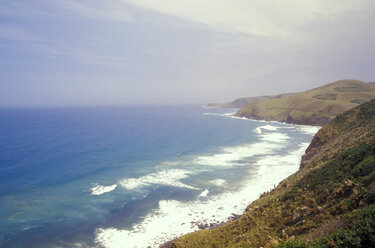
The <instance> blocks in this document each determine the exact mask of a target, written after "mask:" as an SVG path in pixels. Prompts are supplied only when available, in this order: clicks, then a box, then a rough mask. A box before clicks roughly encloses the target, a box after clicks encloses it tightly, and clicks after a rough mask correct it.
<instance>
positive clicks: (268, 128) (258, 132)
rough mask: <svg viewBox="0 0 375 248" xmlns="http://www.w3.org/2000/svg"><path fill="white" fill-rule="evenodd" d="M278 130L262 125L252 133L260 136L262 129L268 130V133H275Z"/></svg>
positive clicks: (274, 127)
mask: <svg viewBox="0 0 375 248" xmlns="http://www.w3.org/2000/svg"><path fill="white" fill-rule="evenodd" d="M278 128H279V127H276V126H272V125H264V126H260V127H257V128H255V129H254V132H256V133H257V134H262V129H264V130H268V131H276V130H277V129H278Z"/></svg>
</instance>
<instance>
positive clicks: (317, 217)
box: [171, 100, 375, 248]
mask: <svg viewBox="0 0 375 248" xmlns="http://www.w3.org/2000/svg"><path fill="white" fill-rule="evenodd" d="M374 149H375V100H373V101H371V102H368V103H365V104H363V105H360V106H359V107H357V108H354V109H351V110H349V111H347V112H345V113H342V114H340V115H338V116H337V117H336V118H335V119H334V120H333V121H331V122H330V123H329V124H328V125H326V126H325V127H323V128H322V129H321V130H320V131H319V132H318V133H317V134H316V135H315V137H314V138H313V140H312V142H311V144H310V146H309V148H308V149H307V150H306V153H305V155H304V157H303V160H302V163H301V168H300V170H299V171H298V172H297V173H295V174H293V175H292V176H290V177H288V178H287V179H285V180H284V181H282V182H281V183H280V184H279V185H278V186H277V187H276V188H275V189H273V190H271V191H270V192H265V193H264V194H263V195H262V196H261V197H260V198H259V199H258V200H256V201H254V202H253V203H252V204H250V205H249V206H248V207H247V209H246V211H245V212H244V214H243V215H242V217H241V218H239V219H238V220H235V221H231V222H229V223H227V224H225V225H223V226H220V227H218V228H215V229H211V230H202V231H198V232H194V233H191V234H187V235H184V236H182V237H180V238H179V239H178V240H176V241H174V242H172V245H171V247H174V248H178V247H189V248H194V247H210V248H212V247H217V248H218V247H247V248H249V247H264V248H266V247H279V248H285V247H309V248H310V247H375V236H374V233H375V231H374V230H375V221H374V219H375V218H374V216H375V205H374V204H375V150H374Z"/></svg>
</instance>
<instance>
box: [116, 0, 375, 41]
mask: <svg viewBox="0 0 375 248" xmlns="http://www.w3.org/2000/svg"><path fill="white" fill-rule="evenodd" d="M123 1H124V2H127V3H129V4H132V5H134V6H138V7H141V8H145V9H148V10H151V11H156V12H159V13H163V14H167V15H172V16H175V17H179V18H183V19H186V20H189V21H192V22H197V23H200V24H204V25H206V26H208V27H210V28H212V29H214V30H216V31H218V32H229V33H242V34H247V35H256V36H266V37H275V36H281V37H288V36H291V35H293V34H294V32H296V29H297V28H298V27H300V26H303V25H304V24H305V23H307V22H311V21H313V20H316V19H319V18H334V17H335V16H336V15H339V14H341V13H345V12H348V11H358V10H361V9H365V8H368V7H369V6H370V5H371V6H374V3H373V2H374V1H371V0H345V1H341V0H340V1H339V0H335V1H323V0H316V1H311V0H284V1H278V0H273V1H271V0H268V1H267V0H255V1H248V0H232V1H228V0H206V1H200V0H180V1H176V0H123Z"/></svg>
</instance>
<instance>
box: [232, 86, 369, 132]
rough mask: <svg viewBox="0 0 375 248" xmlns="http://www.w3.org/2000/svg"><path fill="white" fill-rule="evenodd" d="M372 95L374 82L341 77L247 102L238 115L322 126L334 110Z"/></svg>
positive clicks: (366, 99) (353, 104)
mask: <svg viewBox="0 0 375 248" xmlns="http://www.w3.org/2000/svg"><path fill="white" fill-rule="evenodd" d="M373 98H375V84H373V83H365V82H362V81H358V80H340V81H336V82H333V83H330V84H327V85H324V86H321V87H318V88H315V89H312V90H307V91H303V92H299V93H291V94H284V95H281V96H280V97H279V98H275V99H266V100H260V101H255V102H251V103H248V104H247V105H246V106H244V107H242V108H240V109H239V110H238V112H237V114H236V115H237V116H240V117H246V118H250V119H262V120H275V121H281V122H286V123H294V124H307V125H318V126H323V125H325V124H327V123H328V122H329V121H330V120H332V119H333V118H334V117H335V116H336V115H337V114H340V113H343V112H344V111H346V110H348V109H351V108H353V107H355V106H358V105H359V104H362V103H364V102H367V101H369V100H371V99H373Z"/></svg>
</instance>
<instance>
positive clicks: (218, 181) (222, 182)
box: [209, 178, 227, 186]
mask: <svg viewBox="0 0 375 248" xmlns="http://www.w3.org/2000/svg"><path fill="white" fill-rule="evenodd" d="M209 183H210V184H212V185H215V186H224V185H225V184H226V183H227V181H226V180H224V179H221V178H218V179H215V180H212V181H210V182H209Z"/></svg>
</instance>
